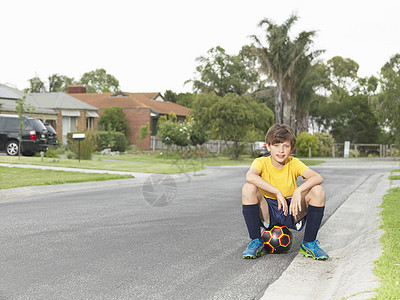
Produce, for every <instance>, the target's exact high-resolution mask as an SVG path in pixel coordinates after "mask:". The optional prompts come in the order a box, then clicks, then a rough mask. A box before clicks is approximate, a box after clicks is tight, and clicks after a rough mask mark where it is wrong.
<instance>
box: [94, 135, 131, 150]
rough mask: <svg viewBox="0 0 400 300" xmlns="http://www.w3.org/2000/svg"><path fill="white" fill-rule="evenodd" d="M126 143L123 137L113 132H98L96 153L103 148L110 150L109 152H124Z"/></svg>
mask: <svg viewBox="0 0 400 300" xmlns="http://www.w3.org/2000/svg"><path fill="white" fill-rule="evenodd" d="M126 146H127V142H126V139H125V135H124V134H123V133H121V132H115V131H98V132H97V148H96V149H97V151H101V150H103V149H105V148H111V151H119V152H125V150H126Z"/></svg>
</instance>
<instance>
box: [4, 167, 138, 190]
mask: <svg viewBox="0 0 400 300" xmlns="http://www.w3.org/2000/svg"><path fill="white" fill-rule="evenodd" d="M0 174H1V176H0V177H1V182H0V189H11V188H16V187H23V186H36V185H53V184H64V183H76V182H87V181H103V180H112V179H126V178H133V176H131V175H115V174H98V173H97V174H96V173H95V174H93V173H81V172H65V171H54V170H40V169H21V168H12V167H11V168H10V167H1V166H0Z"/></svg>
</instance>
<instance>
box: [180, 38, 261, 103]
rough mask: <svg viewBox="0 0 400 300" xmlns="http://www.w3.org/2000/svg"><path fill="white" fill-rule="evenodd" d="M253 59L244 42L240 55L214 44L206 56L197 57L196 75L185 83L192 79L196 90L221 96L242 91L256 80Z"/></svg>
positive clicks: (250, 87)
mask: <svg viewBox="0 0 400 300" xmlns="http://www.w3.org/2000/svg"><path fill="white" fill-rule="evenodd" d="M255 60H256V56H255V55H254V52H252V51H251V47H250V46H244V47H243V48H242V50H241V51H240V53H239V55H229V54H227V53H226V52H225V49H223V48H222V47H220V46H217V47H215V48H211V49H210V50H208V52H207V56H200V57H198V58H197V60H196V61H197V62H198V63H199V65H198V66H197V67H196V71H197V73H198V76H199V78H198V79H193V80H188V81H187V82H186V83H188V82H192V84H193V90H194V91H195V92H200V93H210V92H214V93H215V94H217V95H218V96H221V97H223V96H225V95H226V94H228V93H235V94H238V95H243V94H245V93H247V92H251V91H253V90H254V87H255V86H257V82H258V81H259V74H258V72H257V70H256V68H254V63H255Z"/></svg>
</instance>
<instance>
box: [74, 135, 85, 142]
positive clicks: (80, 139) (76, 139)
mask: <svg viewBox="0 0 400 300" xmlns="http://www.w3.org/2000/svg"><path fill="white" fill-rule="evenodd" d="M72 138H73V139H74V140H75V141H83V140H84V139H85V134H84V133H73V134H72Z"/></svg>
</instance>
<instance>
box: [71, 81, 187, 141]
mask: <svg viewBox="0 0 400 300" xmlns="http://www.w3.org/2000/svg"><path fill="white" fill-rule="evenodd" d="M82 88H84V87H78V86H76V87H70V89H69V90H68V93H69V95H71V96H73V97H74V98H76V99H79V100H81V101H84V102H86V103H87V104H89V105H91V106H94V107H96V108H98V109H99V110H98V113H99V114H100V115H101V114H102V113H103V111H104V108H106V107H121V108H122V109H123V110H124V112H125V114H126V117H127V119H128V123H129V126H130V128H131V134H130V136H129V141H130V144H131V145H138V143H139V132H140V127H141V126H145V125H146V124H147V123H148V124H149V125H150V131H151V135H152V136H155V135H156V134H157V122H158V119H159V118H160V116H162V115H168V114H169V113H171V112H174V113H175V114H176V115H177V117H178V120H179V121H183V120H184V119H185V118H186V116H187V115H188V113H189V109H188V108H187V107H185V106H182V105H179V104H176V103H173V102H169V101H166V100H165V99H164V97H163V96H162V95H161V94H160V93H126V92H117V93H103V94H97V93H85V92H83V93H82V91H84V90H85V88H84V90H82ZM138 146H140V147H141V148H144V149H150V137H149V136H148V137H146V139H145V140H143V141H142V144H141V145H138Z"/></svg>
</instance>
